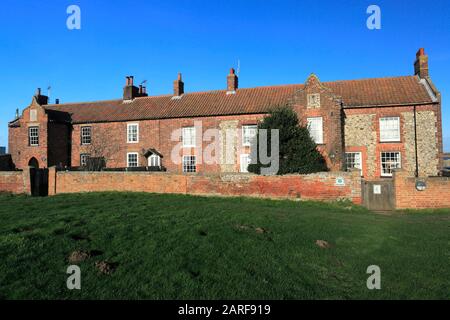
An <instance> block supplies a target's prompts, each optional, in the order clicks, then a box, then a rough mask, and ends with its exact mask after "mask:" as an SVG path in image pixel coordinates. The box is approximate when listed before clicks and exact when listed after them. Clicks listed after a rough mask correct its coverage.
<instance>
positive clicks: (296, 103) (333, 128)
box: [291, 75, 344, 171]
mask: <svg viewBox="0 0 450 320" xmlns="http://www.w3.org/2000/svg"><path fill="white" fill-rule="evenodd" d="M309 94H320V107H308V102H307V98H308V95H309ZM291 103H292V105H293V109H294V110H295V111H296V113H297V114H298V117H299V120H300V122H301V124H302V125H304V126H307V119H308V118H314V117H321V118H322V121H323V144H321V145H319V146H318V149H319V151H320V152H321V153H322V155H323V156H324V158H325V160H326V162H327V166H328V168H330V169H331V170H333V171H340V170H343V169H344V166H343V165H344V157H343V156H344V142H343V139H342V134H343V128H342V108H341V101H340V99H339V98H338V97H336V96H335V95H334V94H333V93H332V92H330V90H329V89H328V88H326V87H324V86H323V85H322V84H321V82H320V80H319V78H318V77H317V76H315V75H311V76H310V77H309V78H308V80H307V82H306V84H305V88H304V89H303V90H300V91H298V92H297V93H296V94H295V96H294V97H293V99H292V101H291ZM331 154H333V155H334V159H333V160H331V158H330V155H331Z"/></svg>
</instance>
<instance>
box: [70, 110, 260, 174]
mask: <svg viewBox="0 0 450 320" xmlns="http://www.w3.org/2000/svg"><path fill="white" fill-rule="evenodd" d="M263 117H264V115H240V116H221V117H199V118H181V119H163V120H142V121H129V122H113V123H93V124H83V125H80V124H75V125H74V126H73V132H72V159H71V161H72V166H79V165H80V154H82V153H90V151H91V150H92V146H95V144H96V142H94V141H99V140H100V141H105V143H106V144H108V147H107V150H106V152H105V153H107V154H108V155H107V167H111V168H114V167H116V168H117V167H126V166H127V159H126V156H127V153H128V152H137V153H138V154H139V166H146V165H147V159H146V158H145V157H144V155H143V151H144V150H148V149H149V148H153V149H156V150H157V151H158V152H160V153H161V154H162V155H163V159H162V165H163V166H164V167H166V168H167V171H169V172H182V165H181V163H180V164H176V163H173V162H172V160H171V152H172V150H173V148H174V147H175V146H176V145H177V144H178V143H179V142H178V141H172V140H171V135H172V132H173V131H174V130H176V129H181V128H183V127H188V126H194V123H195V122H201V124H202V131H203V133H204V132H205V131H206V130H208V129H219V124H220V123H221V122H222V121H233V120H237V121H239V124H238V139H239V143H238V147H239V148H238V149H237V150H236V155H235V158H236V164H235V169H236V171H239V167H240V164H239V159H240V153H241V152H242V153H244V152H248V150H246V149H245V148H244V147H242V143H241V142H240V139H241V138H242V137H241V128H242V125H247V124H257V123H258V121H259V120H261V119H262V118H263ZM131 123H138V124H139V142H138V143H127V124H131ZM83 126H91V128H92V129H91V130H92V141H93V143H92V146H83V145H81V133H80V132H81V127H83ZM198 138H201V137H199V134H197V139H198ZM209 144H210V142H208V141H203V142H202V149H200V148H195V149H194V148H183V151H182V154H183V155H191V154H196V152H200V150H202V151H203V152H204V151H205V148H206V147H207V146H208V145H209ZM198 145H199V143H198ZM241 148H242V149H241ZM198 156H199V154H198V153H197V160H198V159H199V157H198ZM197 172H211V173H214V172H220V166H219V165H218V164H206V163H203V164H198V165H197Z"/></svg>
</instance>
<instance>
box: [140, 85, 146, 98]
mask: <svg viewBox="0 0 450 320" xmlns="http://www.w3.org/2000/svg"><path fill="white" fill-rule="evenodd" d="M139 97H148V94H147V88H146V87H145V86H144V85H143V84H140V85H139Z"/></svg>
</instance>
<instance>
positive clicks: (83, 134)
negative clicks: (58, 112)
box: [81, 126, 92, 146]
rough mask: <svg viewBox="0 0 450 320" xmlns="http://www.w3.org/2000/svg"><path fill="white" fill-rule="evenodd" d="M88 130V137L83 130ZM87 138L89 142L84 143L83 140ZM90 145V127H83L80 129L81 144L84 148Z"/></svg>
mask: <svg viewBox="0 0 450 320" xmlns="http://www.w3.org/2000/svg"><path fill="white" fill-rule="evenodd" d="M85 129H89V135H86V134H85V132H84V130H85ZM87 137H89V142H84V141H83V139H84V138H87ZM91 143H92V127H91V126H83V127H81V144H82V145H84V146H86V145H90V144H91Z"/></svg>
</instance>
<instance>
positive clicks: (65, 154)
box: [47, 122, 70, 167]
mask: <svg viewBox="0 0 450 320" xmlns="http://www.w3.org/2000/svg"><path fill="white" fill-rule="evenodd" d="M69 142H70V127H69V125H67V124H64V123H54V122H51V123H49V124H48V161H47V166H48V167H51V166H57V165H62V166H69V165H70V163H69V160H70V154H69V152H70V144H69Z"/></svg>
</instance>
